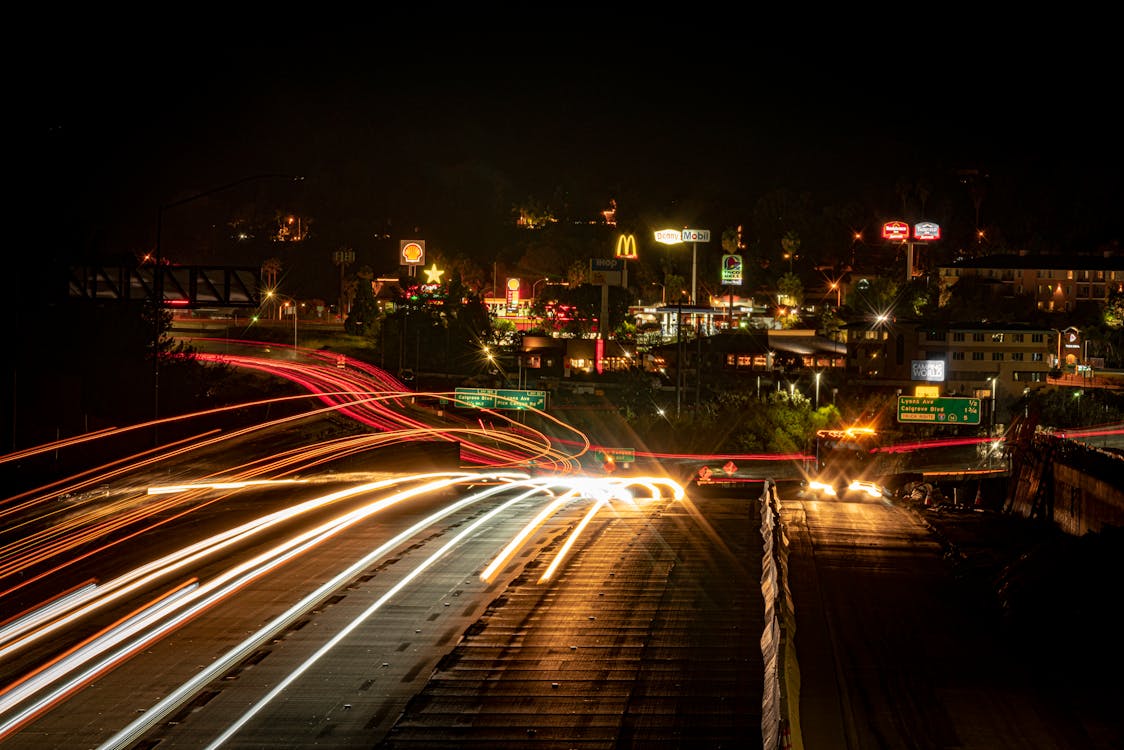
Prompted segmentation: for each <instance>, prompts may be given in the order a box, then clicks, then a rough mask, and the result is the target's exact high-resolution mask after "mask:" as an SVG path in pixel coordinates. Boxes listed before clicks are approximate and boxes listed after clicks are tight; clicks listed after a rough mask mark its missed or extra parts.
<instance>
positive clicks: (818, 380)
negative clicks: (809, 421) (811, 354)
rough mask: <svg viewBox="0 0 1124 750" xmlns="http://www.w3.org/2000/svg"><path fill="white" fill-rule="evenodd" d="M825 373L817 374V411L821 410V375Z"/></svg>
mask: <svg viewBox="0 0 1124 750" xmlns="http://www.w3.org/2000/svg"><path fill="white" fill-rule="evenodd" d="M822 374H823V373H819V372H817V373H816V409H817V410H818V409H819V408H820V375H822Z"/></svg>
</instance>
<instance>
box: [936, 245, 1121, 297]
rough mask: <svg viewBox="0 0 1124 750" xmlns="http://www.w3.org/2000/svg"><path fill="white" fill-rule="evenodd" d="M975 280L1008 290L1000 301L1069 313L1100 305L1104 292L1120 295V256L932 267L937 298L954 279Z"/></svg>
mask: <svg viewBox="0 0 1124 750" xmlns="http://www.w3.org/2000/svg"><path fill="white" fill-rule="evenodd" d="M966 276H979V277H982V278H985V279H990V280H992V281H997V282H1000V283H1002V284H1004V285H1005V286H1007V287H1008V290H1007V294H1006V295H1005V296H1013V295H1023V294H1026V295H1030V296H1031V297H1033V299H1034V306H1035V308H1037V309H1038V310H1042V311H1044V312H1072V311H1073V310H1075V309H1076V308H1077V306H1078V305H1079V304H1081V303H1097V304H1103V303H1104V301H1105V299H1106V298H1107V297H1108V295H1109V293H1110V292H1113V291H1124V256H1120V255H1116V254H1111V253H1103V254H1101V255H1080V254H1077V253H1069V254H1066V255H1031V254H1028V253H1019V254H1012V255H989V256H985V257H983V258H970V259H966V260H961V261H957V262H955V263H953V264H952V265H947V266H939V267H938V280H939V284H940V290H941V296H942V298H943V297H944V296H945V295H946V294H947V292H948V290H949V289H950V288H951V287H952V286H953V285H955V284H956V283H957V282H958V281H959V280H960V279H962V278H964V277H966Z"/></svg>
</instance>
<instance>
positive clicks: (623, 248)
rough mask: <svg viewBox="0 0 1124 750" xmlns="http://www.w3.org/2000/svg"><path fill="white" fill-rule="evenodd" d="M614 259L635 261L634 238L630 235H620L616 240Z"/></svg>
mask: <svg viewBox="0 0 1124 750" xmlns="http://www.w3.org/2000/svg"><path fill="white" fill-rule="evenodd" d="M613 257H615V258H624V259H625V260H636V258H637V257H638V256H637V255H636V237H634V236H633V235H631V234H622V235H621V236H620V237H618V238H617V249H616V251H615V252H614V253H613Z"/></svg>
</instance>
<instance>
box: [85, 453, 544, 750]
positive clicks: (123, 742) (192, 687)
mask: <svg viewBox="0 0 1124 750" xmlns="http://www.w3.org/2000/svg"><path fill="white" fill-rule="evenodd" d="M479 478H481V479H486V478H499V479H503V478H504V477H502V476H498V475H493V476H492V477H489V476H487V475H481V476H480V477H479ZM508 478H509V479H512V480H515V481H518V478H517V477H508ZM508 490H509V487H508V486H507V485H504V484H498V485H494V486H491V487H486V488H484V489H482V490H480V491H478V492H476V493H474V494H472V495H470V496H467V497H465V498H462V499H461V500H459V501H457V502H455V503H452V504H450V505H449V506H448V507H446V508H443V509H441V510H440V511H437V512H436V513H434V514H432V515H430V516H427V517H426V518H423V519H422V520H420V521H418V522H417V523H415V524H413V525H412V526H410V527H409V528H407V529H406V530H404V531H402V532H401V533H399V534H397V535H396V536H395V537H394V538H392V539H390V540H389V541H387V542H385V543H384V544H381V545H379V547H377V548H376V549H374V550H372V551H371V552H370V553H368V554H367V555H365V556H363V557H362V558H360V559H359V560H357V561H356V562H354V563H352V564H351V565H349V566H348V567H347V568H345V569H344V570H342V571H340V573H338V574H337V575H336V576H334V577H333V578H332V579H331V580H329V581H327V582H326V583H324V584H323V585H321V586H320V587H318V588H317V589H316V590H315V591H313V592H312V593H310V594H308V595H307V596H305V597H304V598H303V599H301V600H300V601H299V602H297V603H296V604H295V605H293V606H292V607H290V608H289V609H288V610H286V611H285V612H284V613H282V614H281V615H279V616H278V617H277V618H275V619H274V620H273V621H271V622H270V623H269V624H267V625H266V626H265V627H263V628H262V629H260V630H259V631H257V632H256V633H255V634H253V635H251V636H250V637H249V638H247V639H245V640H244V641H243V642H242V643H240V644H239V645H238V646H235V647H234V648H233V649H231V650H230V651H228V652H227V653H226V654H225V655H224V656H222V657H220V658H219V659H217V660H215V661H214V662H212V663H211V664H210V665H209V666H208V667H207V668H206V669H204V670H203V671H202V672H200V673H199V674H197V675H196V676H195V677H193V678H192V679H191V680H189V681H188V682H185V683H184V684H182V685H180V686H179V687H178V688H176V689H175V690H173V691H172V692H171V693H169V694H168V695H167V696H166V697H165V698H163V699H162V700H161V701H159V702H158V703H157V704H156V705H154V706H153V707H152V708H150V709H148V710H147V711H145V713H144V715H143V716H141V717H140V718H138V719H136V720H135V721H134V722H133V723H132V724H130V725H129V726H127V727H125V728H124V729H123V730H121V731H120V732H118V733H117V734H116V735H114V736H113V737H112V738H110V739H109V740H108V741H107V742H105V743H103V744H102V745H101V746H100V747H101V748H103V749H104V750H109V749H110V748H122V749H123V748H127V747H128V746H129V745H131V744H132V743H133V742H135V741H136V740H138V739H139V738H140V737H141V735H143V733H144V732H146V731H148V730H149V729H151V728H152V727H153V726H155V725H156V724H157V723H159V722H161V721H163V720H164V719H165V718H167V717H168V716H169V715H171V714H172V713H174V712H175V711H176V710H177V709H178V708H179V707H180V706H181V705H182V704H183V703H184V702H185V701H187V700H190V699H191V697H192V696H193V695H195V694H196V693H197V692H198V691H199V690H200V689H202V688H203V687H205V686H206V685H207V684H208V683H209V682H211V681H212V680H214V679H216V678H218V677H220V676H221V675H222V674H224V673H225V672H227V671H228V670H230V669H231V668H233V667H234V666H235V665H237V664H238V663H239V662H240V661H242V660H243V659H245V658H246V657H247V656H249V655H250V654H252V653H253V652H254V651H256V650H257V649H258V648H260V647H261V645H262V644H264V643H266V642H267V641H269V640H270V639H272V638H273V637H275V636H276V635H277V634H279V633H281V632H282V631H284V630H285V628H287V627H289V626H290V625H291V624H292V623H293V622H294V621H296V619H298V618H299V617H301V616H302V615H303V614H304V613H305V612H307V611H308V610H309V609H310V608H312V607H313V606H314V605H316V604H317V603H319V602H320V601H322V600H323V599H325V598H326V597H328V596H330V595H331V594H332V593H333V592H335V591H336V590H338V589H339V588H340V587H341V586H343V585H345V584H346V583H347V582H348V581H350V580H351V579H353V578H354V577H355V576H356V575H358V574H359V573H361V572H362V571H363V570H365V569H366V568H368V567H370V565H371V564H372V563H374V562H375V561H377V560H378V559H379V558H381V557H383V556H384V555H386V554H389V553H390V552H392V551H394V550H395V549H397V548H398V547H399V546H400V545H402V544H404V543H406V542H407V541H409V540H410V539H411V538H413V537H414V536H415V535H416V534H418V533H420V532H421V531H423V530H424V529H426V528H428V527H430V526H432V525H433V524H434V523H437V522H438V521H440V520H441V519H443V518H445V517H447V516H449V515H451V514H452V513H455V512H457V511H458V510H461V509H462V508H464V507H467V506H469V505H471V504H474V503H477V502H480V501H481V500H484V499H486V498H488V497H491V496H493V495H496V494H498V493H501V492H506V491H508ZM541 491H542V489H541V487H539V486H533V487H531V488H530V489H527V490H526V491H525V492H524V493H522V494H521V495H519V496H517V497H516V498H514V499H512V500H510V501H508V502H506V503H504V504H502V505H500V506H499V507H498V508H496V509H495V510H493V511H491V512H489V513H488V514H487V515H486V516H484V517H482V518H480V519H478V520H477V521H476V522H474V523H473V524H472V525H471V527H469V528H468V529H465V530H464V531H462V532H461V533H460V534H458V535H457V537H456V538H455V539H454V540H453V541H451V542H449V543H448V544H446V545H445V547H443V548H442V549H443V550H445V549H446V548H450V545H452V544H453V543H454V542H456V543H459V540H460V539H462V538H463V537H464V536H465V534H466V533H468V532H469V531H470V530H475V528H477V527H478V526H479V525H480V524H481V523H483V522H484V521H485V520H489V519H491V518H492V517H494V516H496V515H498V514H499V513H500V512H502V511H503V510H506V509H507V508H508V507H511V505H513V504H514V503H516V502H521V501H522V500H524V499H525V498H527V497H530V496H532V495H534V494H536V493H539V492H541ZM440 554H444V552H441V553H440ZM429 564H431V563H429V562H426V563H423V565H424V566H425V567H428V565H429ZM420 572H421V569H416V570H415V572H414V573H413V574H410V575H409V576H408V578H407V579H405V580H404V581H402V582H400V583H399V584H397V585H396V586H395V587H394V588H393V589H391V591H390V592H388V593H387V594H386V595H384V596H383V597H382V598H380V599H379V601H378V602H377V605H378V607H381V606H382V604H383V603H384V602H385V601H386V600H387V599H389V598H390V597H391V596H392V595H393V594H395V593H397V592H398V591H400V590H401V588H402V587H403V586H404V585H405V583H408V582H409V580H412V579H413V577H414V576H415V575H416V574H417V573H420ZM375 609H377V607H374V605H373V606H372V608H370V609H369V610H368V613H372V612H374V611H375ZM368 613H364V615H363V616H362V618H361V619H363V620H365V619H366V618H367V617H369V614H368ZM358 624H361V622H356V623H355V624H354V625H353V626H351V627H350V628H349V630H348V632H350V630H353V629H354V627H356V626H357V625H358ZM340 638H342V635H338V636H336V638H334V639H333V641H332V642H331V643H332V645H334V644H335V643H336V642H338V640H339V639H340ZM323 653H327V647H325V648H322V649H321V650H320V651H319V652H318V654H317V656H316V657H314V659H313V660H310V661H309V662H306V664H305V665H304V666H302V667H301V668H300V672H303V671H304V670H305V669H307V667H308V666H310V665H311V664H312V663H313V661H315V659H319V658H320V656H322V655H323ZM296 676H298V675H296V674H294V675H292V676H291V677H290V678H287V680H286V682H285V684H289V683H290V682H291V681H292V680H293V679H296ZM276 692H279V690H278V691H274V693H271V695H270V696H269V697H268V698H267V700H266V701H265V702H268V700H272V697H273V696H274V695H275V693H276ZM265 702H263V703H259V704H255V708H253V709H251V711H253V712H254V713H256V712H257V711H259V710H260V708H261V707H263V706H264V703H265ZM250 718H252V714H251V715H246V716H244V717H243V718H242V719H241V720H240V721H239V723H238V724H237V725H236V726H235V727H233V728H231V729H229V730H227V733H226V734H228V735H229V734H232V733H233V732H234V731H237V728H240V727H241V726H243V725H244V724H245V722H246V721H249V719H250ZM227 738H228V737H224V738H223V739H221V740H219V741H218V742H219V744H221V742H225V740H226V739H227ZM212 746H214V745H212Z"/></svg>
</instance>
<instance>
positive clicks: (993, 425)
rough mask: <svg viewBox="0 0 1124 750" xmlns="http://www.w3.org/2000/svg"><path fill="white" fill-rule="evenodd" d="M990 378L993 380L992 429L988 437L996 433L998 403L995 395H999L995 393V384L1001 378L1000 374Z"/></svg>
mask: <svg viewBox="0 0 1124 750" xmlns="http://www.w3.org/2000/svg"><path fill="white" fill-rule="evenodd" d="M990 380H991V429H990V430H988V433H987V434H988V437H991V436H994V435H995V403H996V401H995V397H996V395H997V394H996V393H995V384H996V382H997V381H998V380H999V376H998V375H995V376H993V377H992V378H990Z"/></svg>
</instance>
